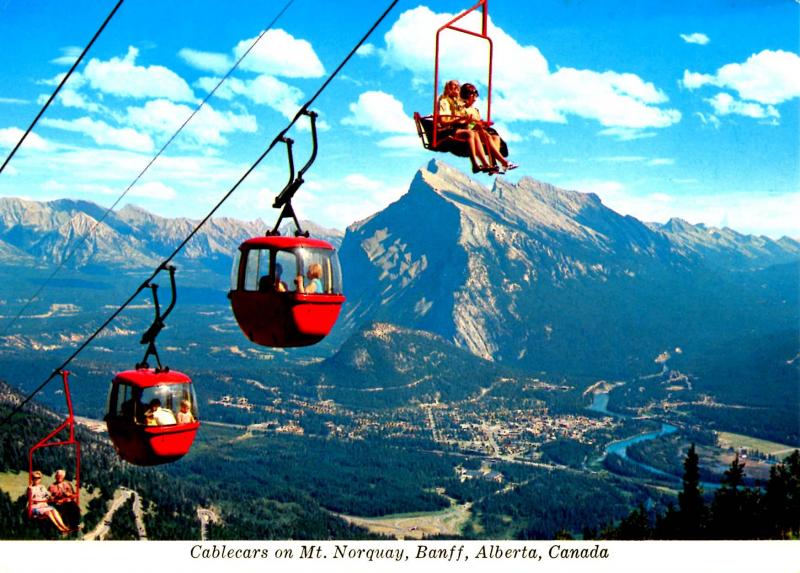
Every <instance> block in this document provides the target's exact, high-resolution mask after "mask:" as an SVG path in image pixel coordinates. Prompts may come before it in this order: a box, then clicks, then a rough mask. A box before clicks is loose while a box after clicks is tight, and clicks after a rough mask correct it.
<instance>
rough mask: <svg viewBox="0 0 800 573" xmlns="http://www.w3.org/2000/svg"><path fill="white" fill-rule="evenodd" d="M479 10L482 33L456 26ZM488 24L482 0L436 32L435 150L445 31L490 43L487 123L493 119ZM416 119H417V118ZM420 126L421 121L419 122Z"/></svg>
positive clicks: (491, 43) (433, 137) (437, 142)
mask: <svg viewBox="0 0 800 573" xmlns="http://www.w3.org/2000/svg"><path fill="white" fill-rule="evenodd" d="M478 8H480V9H481V32H480V33H478V32H474V31H472V30H467V29H465V28H461V27H459V26H455V25H454V24H455V23H456V22H458V21H459V20H462V19H463V18H465V17H466V16H467V15H468V14H470V13H472V12H474V11H475V10H477V9H478ZM488 23H489V0H480V1H479V2H478V3H477V4H475V5H474V6H473V7H472V8H470V9H469V10H466V11H465V12H462V13H461V14H459V15H458V16H456V17H455V18H453V19H452V20H450V21H449V22H447V23H446V24H444V25H443V26H441V27H440V28H439V29H438V30H437V31H436V60H435V64H434V67H433V135H432V141H431V146H432V148H433V149H436V148H437V147H438V144H439V141H438V136H437V132H438V131H439V130H438V129H437V126H438V125H439V105H438V101H439V37H440V36H441V34H442V32H443V31H445V30H453V31H455V32H459V33H463V34H468V35H470V36H475V37H476V38H482V39H484V40H486V41H487V42H488V43H489V77H488V80H487V95H486V121H491V119H492V62H493V59H494V43H493V42H492V39H491V38H490V37H489V35H488V33H487V32H488ZM415 119H416V118H415ZM417 125H419V121H418V122H417Z"/></svg>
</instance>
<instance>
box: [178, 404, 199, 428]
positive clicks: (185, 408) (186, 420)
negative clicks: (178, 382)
mask: <svg viewBox="0 0 800 573" xmlns="http://www.w3.org/2000/svg"><path fill="white" fill-rule="evenodd" d="M194 421H195V419H194V414H192V404H191V403H190V402H189V400H181V411H180V412H178V423H179V424H191V423H192V422H194Z"/></svg>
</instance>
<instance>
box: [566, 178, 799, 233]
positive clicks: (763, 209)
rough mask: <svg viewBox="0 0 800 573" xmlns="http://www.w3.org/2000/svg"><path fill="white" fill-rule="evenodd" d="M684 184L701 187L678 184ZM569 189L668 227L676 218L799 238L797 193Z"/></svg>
mask: <svg viewBox="0 0 800 573" xmlns="http://www.w3.org/2000/svg"><path fill="white" fill-rule="evenodd" d="M681 182H682V183H692V184H694V183H697V182H696V181H695V180H683V181H680V180H679V181H676V183H681ZM569 188H572V189H578V190H580V191H584V192H593V193H596V194H597V195H599V196H600V198H601V199H602V201H603V203H604V204H605V205H606V206H607V207H610V208H611V209H614V210H615V211H617V212H618V213H621V214H623V215H632V216H634V217H636V218H637V219H639V220H641V221H653V222H658V223H666V222H667V221H668V220H669V219H671V218H672V217H680V218H681V219H685V220H687V221H689V222H690V223H693V224H698V223H704V224H706V225H710V226H713V227H724V226H727V227H730V228H732V229H734V230H736V231H738V232H740V233H745V234H755V235H767V236H769V237H772V238H779V237H781V236H784V235H787V236H790V237H795V238H796V237H798V230H797V221H798V220H800V193H797V192H787V193H776V194H769V195H765V194H763V193H757V192H746V193H745V192H740V193H724V194H723V193H709V194H699V193H694V192H693V193H691V194H686V195H670V194H667V193H648V194H638V193H637V192H636V191H634V190H631V189H629V188H627V187H626V186H625V185H623V184H622V183H619V182H617V181H574V182H570V183H569Z"/></svg>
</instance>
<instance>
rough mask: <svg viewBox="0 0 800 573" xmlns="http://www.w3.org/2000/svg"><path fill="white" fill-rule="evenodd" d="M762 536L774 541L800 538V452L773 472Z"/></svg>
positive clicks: (766, 494)
mask: <svg viewBox="0 0 800 573" xmlns="http://www.w3.org/2000/svg"><path fill="white" fill-rule="evenodd" d="M763 517H764V518H763V523H762V532H763V533H764V536H765V537H770V538H773V539H787V538H792V537H793V538H797V537H798V536H800V451H798V450H795V451H794V452H793V453H792V455H790V456H789V457H788V458H786V460H784V461H783V463H780V464H777V465H775V466H773V467H772V468H771V469H770V472H769V482H768V483H767V490H766V493H765V494H764V513H763Z"/></svg>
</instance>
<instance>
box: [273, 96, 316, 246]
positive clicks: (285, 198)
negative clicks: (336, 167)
mask: <svg viewBox="0 0 800 573" xmlns="http://www.w3.org/2000/svg"><path fill="white" fill-rule="evenodd" d="M300 113H301V114H302V115H307V116H308V117H309V120H310V121H311V156H310V157H309V158H308V161H307V162H306V164H305V165H303V168H302V169H300V171H299V172H298V173H297V177H295V176H294V157H293V154H292V145H293V144H294V140H292V139H290V138H288V137H285V136H283V135H281V137H280V140H281V141H283V142H284V143H285V144H286V150H287V152H288V154H289V182H288V183H287V184H286V187H284V188H283V191H281V192H280V193H279V194H278V196H277V197H276V198H275V202H274V203H273V204H272V206H273V207H274V208H275V209H281V208H282V209H281V214H280V216H279V217H278V221H277V222H276V223H275V227H273V229H272V230H271V231H268V232H267V236H270V235H280V231H279V230H278V227H280V224H281V221H283V220H284V219H286V218H289V217H291V218H292V220H293V221H294V225H295V232H294V236H295V237H301V236H302V237H308V231H303V230H302V229H301V227H300V222H299V221H298V220H297V215H296V214H295V212H294V208H292V198H293V197H294V195H295V193H297V190H298V189H300V186H301V185H302V184H303V183H305V180H304V179H303V175H305V172H306V171H308V168H309V167H311V164H312V163H314V160H315V159H316V158H317V115H318V114H317V112H315V111H308V109H306V107H303V109H301V110H300Z"/></svg>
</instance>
